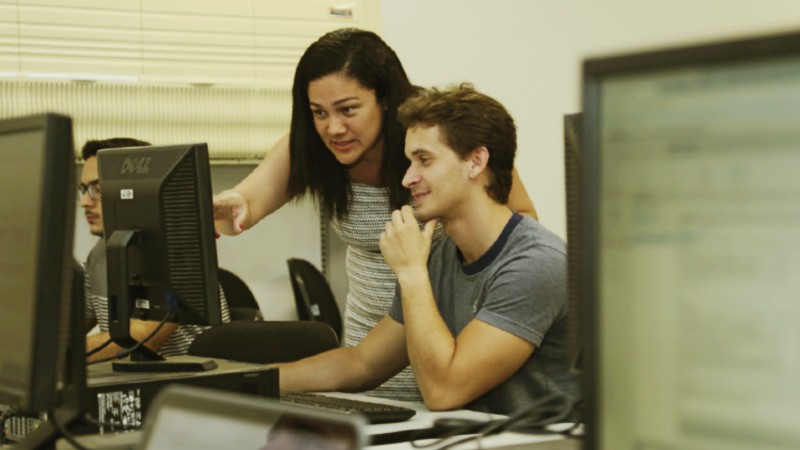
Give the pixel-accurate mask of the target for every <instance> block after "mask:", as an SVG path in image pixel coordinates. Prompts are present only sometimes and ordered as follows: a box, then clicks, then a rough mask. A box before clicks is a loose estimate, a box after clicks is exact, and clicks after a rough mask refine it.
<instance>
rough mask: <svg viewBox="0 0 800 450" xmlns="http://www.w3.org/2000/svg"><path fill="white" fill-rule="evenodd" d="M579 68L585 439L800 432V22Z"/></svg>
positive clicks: (768, 440)
mask: <svg viewBox="0 0 800 450" xmlns="http://www.w3.org/2000/svg"><path fill="white" fill-rule="evenodd" d="M583 80H584V85H583V88H584V93H583V95H584V103H583V113H584V140H583V144H584V150H585V151H584V156H585V159H584V161H585V165H584V177H583V193H584V200H585V205H586V207H585V210H584V213H585V222H584V231H585V232H584V238H585V239H584V242H583V245H584V248H585V249H586V250H587V252H588V255H587V256H588V257H587V267H586V273H587V277H588V284H587V289H588V295H590V296H591V301H590V302H589V305H591V306H592V308H591V309H590V311H589V312H588V315H589V317H590V321H589V322H588V324H589V326H590V332H591V336H592V337H591V339H589V342H591V343H592V345H591V346H590V347H589V349H590V351H588V352H587V355H586V356H587V359H586V361H587V365H588V370H587V371H586V373H585V375H588V376H591V377H592V380H591V383H590V386H592V389H591V390H590V391H589V398H590V415H589V417H588V422H587V433H588V438H587V448H588V449H590V450H628V449H631V450H632V449H641V450H646V449H690V450H704V449H720V448H725V449H737V450H743V449H759V450H764V449H788V448H797V446H798V443H799V442H800V427H798V426H797V424H798V423H800V408H798V404H800V383H798V380H800V351H798V348H799V347H800V326H798V324H800V301H798V297H799V296H800V276H798V274H800V256H799V255H800V176H798V168H800V34H797V33H794V34H788V35H779V36H768V37H760V38H752V39H742V40H736V41H729V42H723V43H714V44H704V45H697V46H692V47H686V48H676V49H667V50H663V51H648V52H643V53H637V54H629V55H622V56H615V57H605V58H593V59H589V60H587V61H586V62H585V64H584V79H583Z"/></svg>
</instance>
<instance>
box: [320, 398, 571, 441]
mask: <svg viewBox="0 0 800 450" xmlns="http://www.w3.org/2000/svg"><path fill="white" fill-rule="evenodd" d="M328 395H335V396H339V397H349V398H355V399H358V400H366V401H373V402H374V401H379V402H381V403H386V404H392V405H398V406H404V407H406V408H412V409H414V410H415V411H417V414H416V415H415V416H414V417H412V418H411V419H410V420H408V421H405V422H395V423H384V424H375V425H367V434H368V435H375V434H382V433H391V432H394V431H405V430H415V429H421V428H428V427H431V426H432V425H433V422H434V421H435V420H436V419H440V418H443V417H453V418H461V419H472V420H491V419H496V418H502V417H503V416H499V415H495V414H488V413H481V412H477V411H469V410H465V409H460V410H455V411H437V412H432V411H429V410H428V409H427V408H426V407H425V405H422V404H418V403H409V402H401V401H395V400H387V399H382V398H381V399H376V398H375V397H369V396H366V395H363V394H344V393H338V392H337V393H330V394H328ZM420 442H426V441H420ZM427 442H430V441H427ZM539 443H541V445H536V444H539ZM580 444H581V443H580V441H578V440H576V439H566V438H564V437H563V436H561V435H557V434H556V435H532V434H521V433H511V432H506V433H501V434H498V435H495V436H489V437H485V438H481V441H480V445H478V442H477V441H476V440H473V441H469V442H466V443H464V444H463V445H458V446H456V447H452V448H453V449H454V450H468V449H478V448H502V449H506V448H507V449H508V450H512V449H514V448H526V449H536V450H580V449H581V448H582V447H581V445H580ZM413 448H414V446H412V445H411V443H410V442H401V443H397V444H387V445H381V446H369V447H367V449H370V450H399V449H413ZM434 448H435V447H434Z"/></svg>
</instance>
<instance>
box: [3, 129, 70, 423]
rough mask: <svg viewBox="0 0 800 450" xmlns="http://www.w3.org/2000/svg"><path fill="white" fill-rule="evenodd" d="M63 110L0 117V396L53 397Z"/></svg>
mask: <svg viewBox="0 0 800 450" xmlns="http://www.w3.org/2000/svg"><path fill="white" fill-rule="evenodd" d="M74 158H75V156H74V151H73V147H72V125H71V121H70V119H69V118H68V117H64V116H58V115H55V114H46V115H38V116H31V117H24V118H14V119H6V120H2V121H0V189H2V192H3V195H2V196H1V197H0V198H1V199H2V200H0V266H1V267H0V287H1V288H2V290H3V294H2V295H0V311H2V312H3V318H4V319H3V320H0V403H2V404H5V405H7V406H12V407H15V408H18V409H19V410H21V411H26V412H31V413H34V412H41V411H45V410H48V409H50V408H53V407H54V406H56V405H55V403H56V399H55V390H56V382H57V381H58V380H59V375H60V374H62V370H63V367H64V363H65V359H64V358H65V354H66V347H67V346H66V343H67V335H68V332H69V329H68V324H69V308H70V301H71V294H72V292H71V289H70V286H71V277H72V261H73V257H72V241H73V226H74V220H75V219H74V212H75V194H74V192H75V191H74V189H75V188H74V184H73V180H74V177H75V163H74Z"/></svg>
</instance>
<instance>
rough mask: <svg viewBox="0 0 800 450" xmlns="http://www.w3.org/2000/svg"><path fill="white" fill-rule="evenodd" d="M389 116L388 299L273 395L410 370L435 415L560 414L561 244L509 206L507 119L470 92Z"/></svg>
mask: <svg viewBox="0 0 800 450" xmlns="http://www.w3.org/2000/svg"><path fill="white" fill-rule="evenodd" d="M398 115H399V118H400V120H401V122H402V123H403V124H404V126H406V127H407V134H406V147H405V154H406V157H407V158H408V159H409V160H410V161H411V165H410V167H409V169H408V171H407V172H406V174H405V177H404V179H403V185H404V186H406V187H407V188H409V189H410V190H411V194H412V196H413V197H414V204H415V209H412V208H411V207H410V206H404V207H403V208H402V209H400V210H397V211H394V212H393V213H392V220H391V221H390V222H388V223H387V224H386V228H385V231H384V232H383V234H382V235H381V245H380V246H381V252H382V253H383V256H384V258H385V259H386V262H387V263H388V264H389V266H390V267H391V268H392V270H394V271H395V273H396V274H397V281H398V289H397V295H396V298H395V302H394V304H393V306H392V308H391V311H390V312H389V315H388V316H387V317H385V318H384V319H383V320H381V321H380V322H379V323H378V325H377V326H376V327H375V328H374V329H373V330H372V332H371V333H370V334H369V335H367V337H366V338H365V339H364V340H363V341H362V342H361V343H360V344H359V345H358V346H356V347H352V348H341V349H336V350H332V351H330V352H326V353H323V354H321V355H317V356H313V357H311V358H307V359H305V360H301V361H299V362H296V363H290V364H282V365H279V366H280V386H281V389H284V390H301V391H303V390H315V391H324V390H341V391H356V390H366V389H369V388H371V387H374V386H377V385H379V384H380V383H381V382H383V381H384V380H386V379H388V378H389V377H390V376H392V375H393V374H394V373H396V372H397V371H399V370H401V369H402V368H403V367H405V366H406V365H408V364H409V363H410V364H411V367H412V369H413V370H414V375H415V377H416V379H417V383H418V384H419V387H420V391H421V392H422V396H423V399H424V401H425V404H426V405H427V406H428V408H430V409H432V410H441V409H454V408H463V407H467V408H471V409H477V410H482V411H487V412H493V413H501V414H510V413H512V412H514V411H518V410H520V409H523V408H528V407H530V406H531V405H532V404H533V403H534V402H535V401H537V400H538V399H541V398H543V397H544V396H546V395H551V394H552V395H560V396H562V397H564V398H565V399H566V400H568V401H567V402H564V405H565V408H569V404H570V400H574V399H576V398H577V395H578V386H577V383H576V380H575V379H574V378H573V377H572V376H571V374H570V373H569V370H568V364H567V354H566V339H567V338H566V330H565V327H566V312H567V311H566V309H567V298H566V277H565V271H566V260H565V252H564V243H563V241H562V240H561V239H559V238H558V237H557V236H556V235H554V234H553V233H551V232H550V231H548V230H547V229H546V228H544V227H543V226H542V225H540V224H539V223H538V222H536V221H534V220H532V219H530V218H523V217H522V216H520V215H518V214H516V213H514V212H513V211H511V210H510V209H509V208H508V207H507V206H506V205H507V203H508V196H509V192H510V190H511V184H512V180H513V170H514V154H515V153H516V127H515V125H514V121H513V119H512V118H511V116H510V115H509V114H508V112H507V111H506V110H505V108H503V106H502V105H500V104H499V103H498V102H497V101H495V100H493V99H491V98H489V97H487V96H485V95H483V94H480V93H478V92H476V91H475V90H474V89H472V87H471V86H469V85H462V86H458V87H454V88H451V89H447V90H436V89H431V90H427V91H423V92H420V93H419V94H417V95H415V96H414V97H412V98H411V99H409V100H407V101H406V102H405V103H404V104H403V105H402V106H401V107H400V109H399V111H398ZM439 222H440V223H441V224H442V225H443V227H444V230H445V233H446V234H447V236H446V237H445V238H443V239H440V240H438V241H437V242H436V243H435V244H433V246H432V245H431V242H432V237H433V232H434V229H435V227H436V225H437V223H439ZM420 223H424V224H425V225H424V227H422V229H420V226H419V224H420ZM562 412H563V413H566V412H567V411H562Z"/></svg>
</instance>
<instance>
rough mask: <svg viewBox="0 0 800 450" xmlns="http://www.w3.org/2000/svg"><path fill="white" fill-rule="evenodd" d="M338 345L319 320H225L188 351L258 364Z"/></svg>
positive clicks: (293, 359) (310, 353)
mask: <svg viewBox="0 0 800 450" xmlns="http://www.w3.org/2000/svg"><path fill="white" fill-rule="evenodd" d="M338 346H339V340H338V339H337V338H336V335H335V334H334V332H333V330H332V329H331V327H330V326H328V325H327V324H325V323H322V322H307V321H267V322H247V321H238V322H228V323H223V324H222V325H219V326H215V327H211V328H208V329H207V330H205V331H203V333H202V334H200V335H199V336H197V337H196V338H195V340H194V341H193V342H192V344H191V345H190V346H189V350H188V352H187V353H188V354H189V355H192V356H202V357H206V358H222V359H229V360H233V361H242V362H250V363H257V364H272V363H279V362H289V361H297V360H298V359H302V358H305V357H307V356H312V355H316V354H317V353H321V352H324V351H326V350H331V349H334V348H336V347H338Z"/></svg>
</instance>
